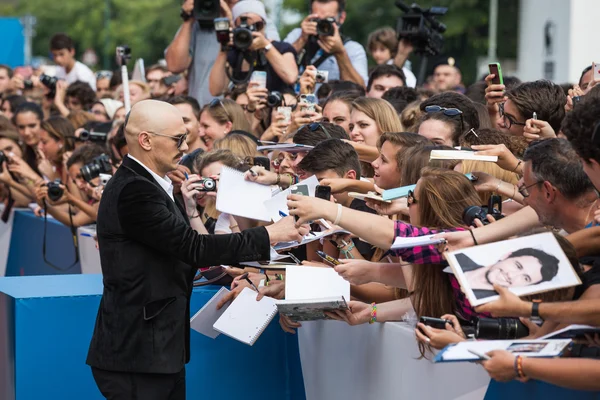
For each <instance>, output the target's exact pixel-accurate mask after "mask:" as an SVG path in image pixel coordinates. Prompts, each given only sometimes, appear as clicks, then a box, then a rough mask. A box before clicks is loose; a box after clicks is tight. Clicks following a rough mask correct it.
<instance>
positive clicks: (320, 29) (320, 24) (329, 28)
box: [312, 17, 335, 36]
mask: <svg viewBox="0 0 600 400" xmlns="http://www.w3.org/2000/svg"><path fill="white" fill-rule="evenodd" d="M312 21H313V22H316V23H317V35H319V36H333V35H334V34H335V28H334V25H335V18H333V17H329V18H322V19H319V18H315V19H313V20H312Z"/></svg>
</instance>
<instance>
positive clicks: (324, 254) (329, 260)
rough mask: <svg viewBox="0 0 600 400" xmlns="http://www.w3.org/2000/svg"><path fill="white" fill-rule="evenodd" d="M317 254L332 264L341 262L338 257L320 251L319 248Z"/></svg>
mask: <svg viewBox="0 0 600 400" xmlns="http://www.w3.org/2000/svg"><path fill="white" fill-rule="evenodd" d="M317 255H318V256H319V257H321V258H322V259H323V261H325V262H328V263H329V264H331V265H333V266H336V265H340V264H341V262H340V261H339V260H338V259H336V258H333V257H331V256H330V255H328V254H326V253H324V252H322V251H321V250H317Z"/></svg>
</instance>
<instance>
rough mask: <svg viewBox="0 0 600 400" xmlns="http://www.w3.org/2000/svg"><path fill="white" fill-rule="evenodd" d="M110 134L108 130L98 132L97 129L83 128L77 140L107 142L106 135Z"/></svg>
mask: <svg viewBox="0 0 600 400" xmlns="http://www.w3.org/2000/svg"><path fill="white" fill-rule="evenodd" d="M107 136H108V132H96V131H93V130H92V131H86V130H83V131H81V132H80V133H79V137H77V140H78V141H80V142H88V141H89V142H96V143H106V137H107Z"/></svg>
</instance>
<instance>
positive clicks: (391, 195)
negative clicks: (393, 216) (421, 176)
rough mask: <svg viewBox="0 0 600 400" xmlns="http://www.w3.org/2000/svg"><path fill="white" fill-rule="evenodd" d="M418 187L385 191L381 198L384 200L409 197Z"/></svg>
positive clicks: (412, 186)
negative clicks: (410, 192)
mask: <svg viewBox="0 0 600 400" xmlns="http://www.w3.org/2000/svg"><path fill="white" fill-rule="evenodd" d="M416 187H417V185H407V186H402V187H399V188H395V189H389V190H384V191H383V193H382V195H381V197H382V198H383V199H384V200H395V199H399V198H401V197H406V196H408V192H409V191H411V190H413V191H414V190H415V188H416Z"/></svg>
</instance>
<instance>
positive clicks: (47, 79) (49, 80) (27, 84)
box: [23, 74, 58, 97]
mask: <svg viewBox="0 0 600 400" xmlns="http://www.w3.org/2000/svg"><path fill="white" fill-rule="evenodd" d="M40 82H41V83H42V85H44V86H46V87H47V88H48V90H50V93H49V94H48V96H49V97H54V95H55V94H56V82H58V78H56V77H54V76H50V75H46V74H41V75H40ZM23 86H24V89H25V90H28V89H33V82H32V81H31V79H27V80H26V81H23Z"/></svg>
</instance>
